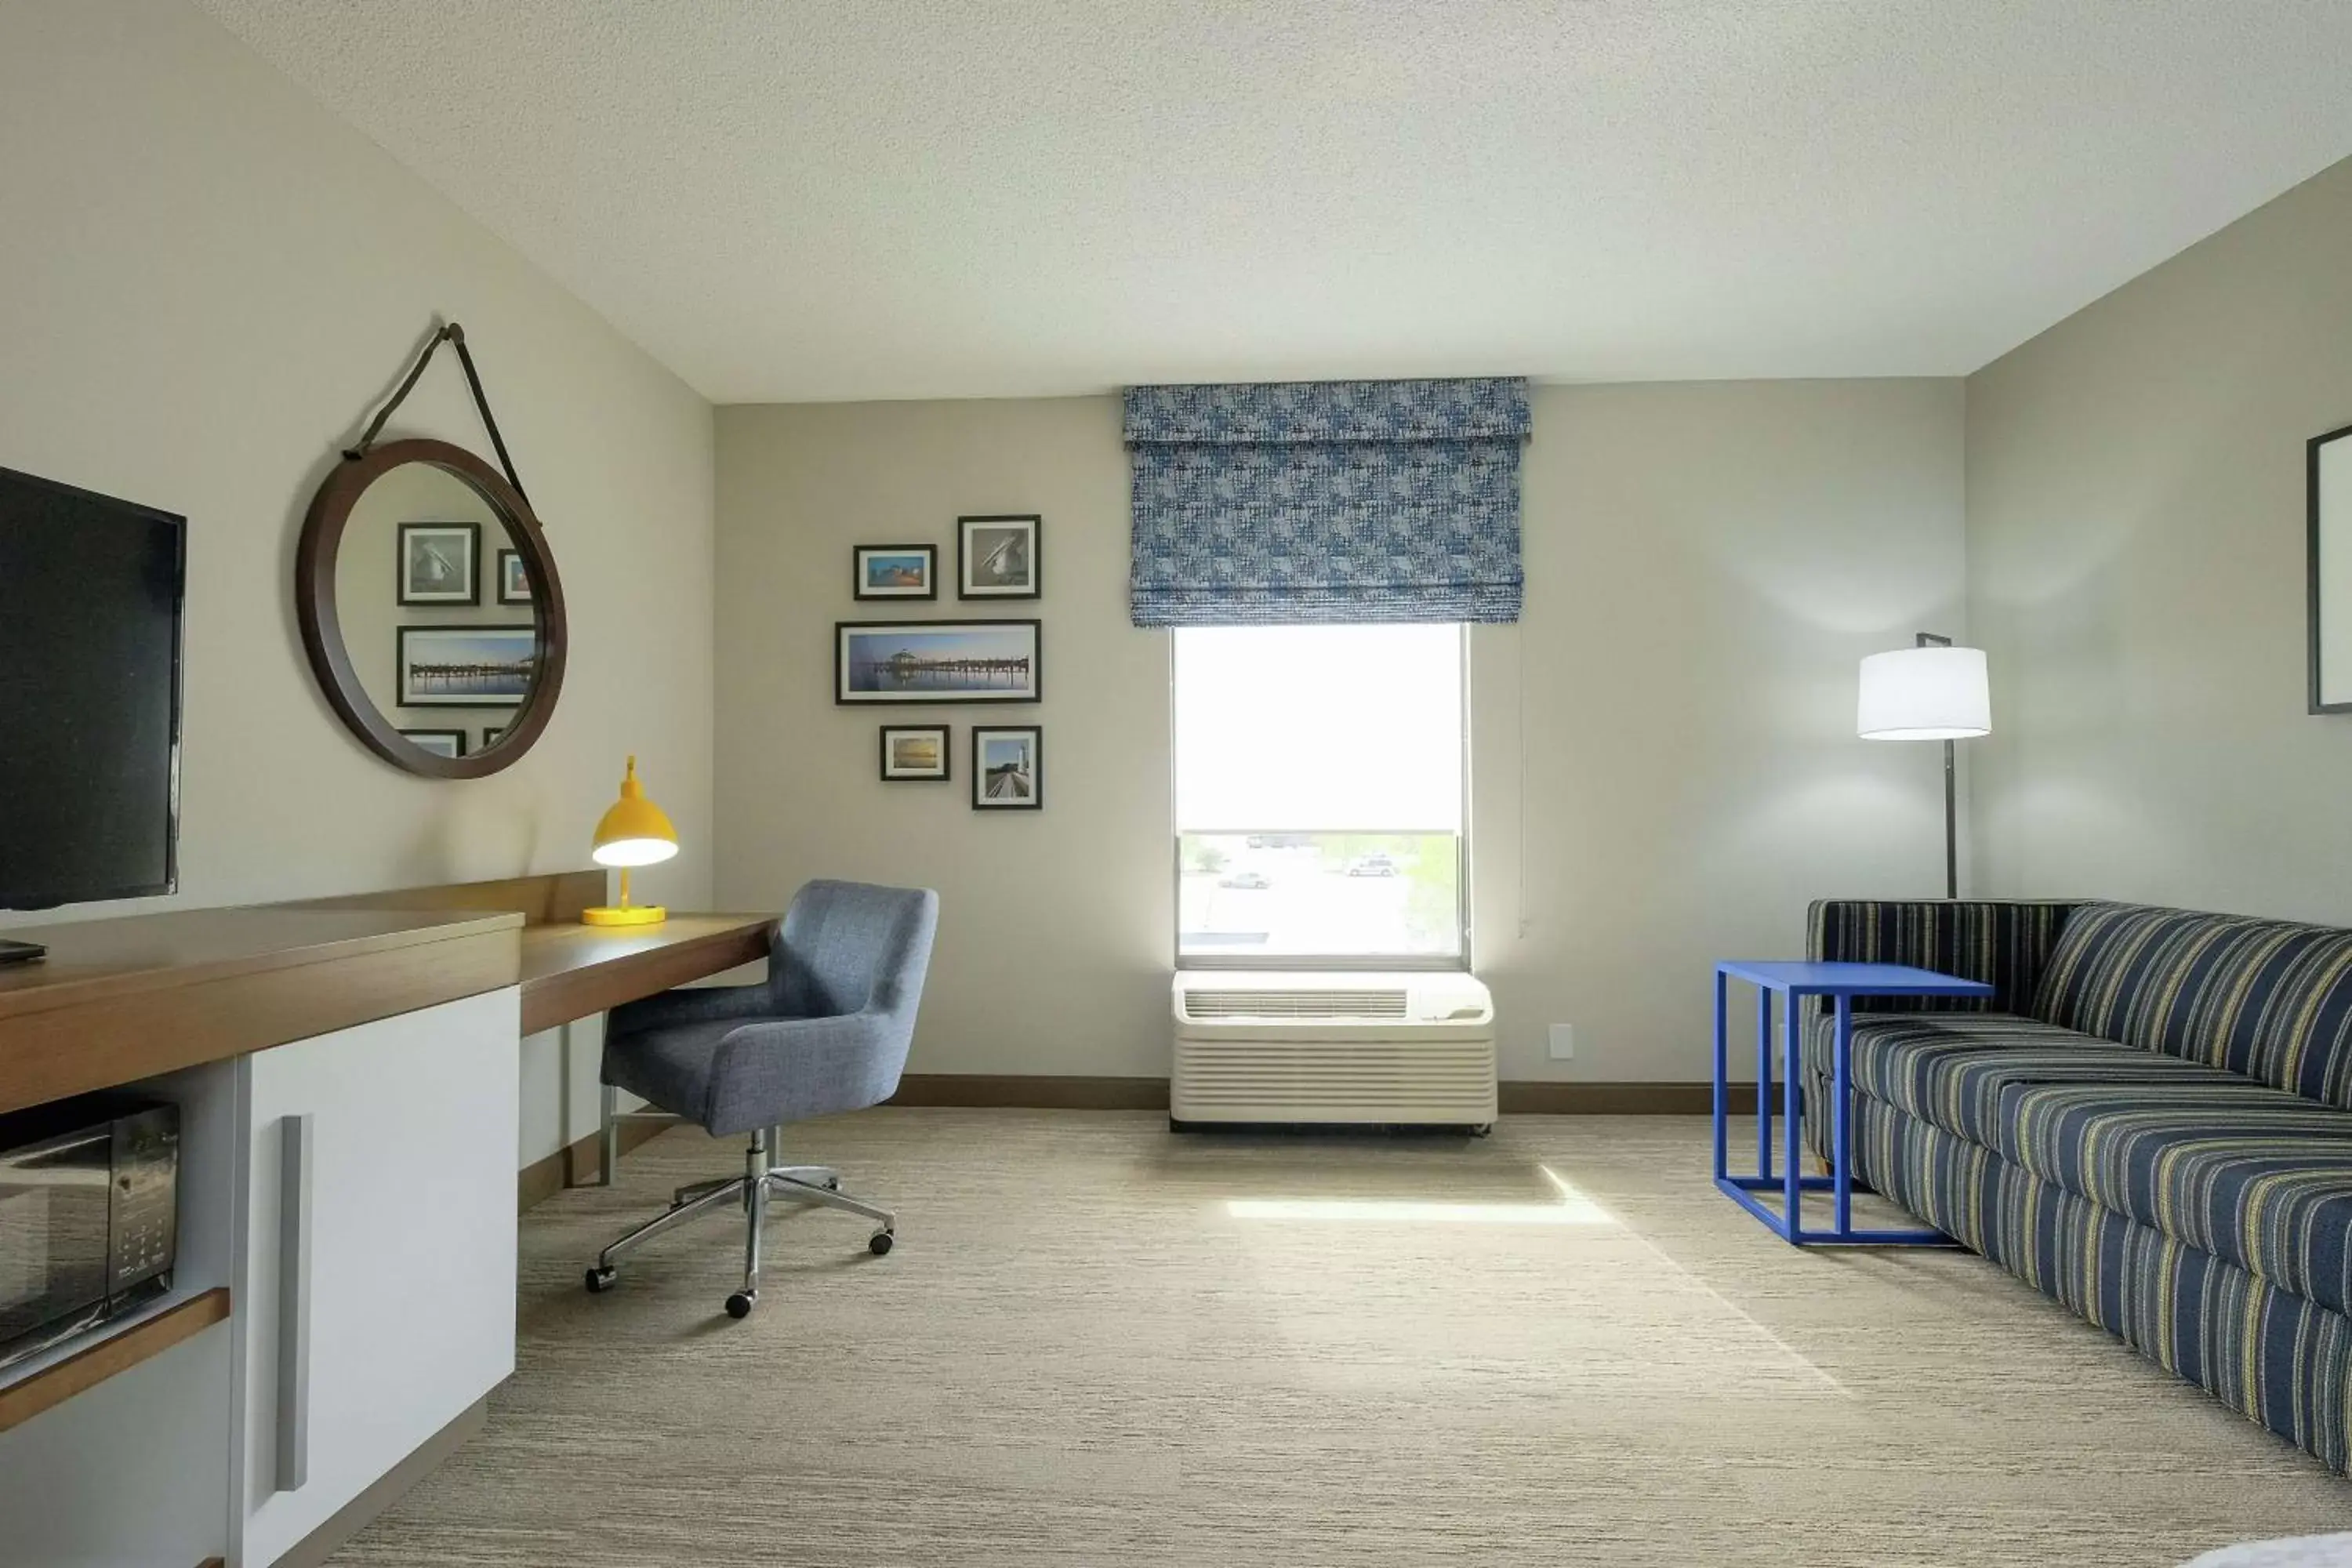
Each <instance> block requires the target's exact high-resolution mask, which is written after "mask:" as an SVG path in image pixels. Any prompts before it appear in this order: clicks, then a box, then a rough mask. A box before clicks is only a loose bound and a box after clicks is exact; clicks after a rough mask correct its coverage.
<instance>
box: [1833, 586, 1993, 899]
mask: <svg viewBox="0 0 2352 1568" xmlns="http://www.w3.org/2000/svg"><path fill="white" fill-rule="evenodd" d="M1854 729H1855V731H1856V732H1857V733H1859V734H1860V735H1861V736H1862V738H1863V739H1864V740H1865V741H1941V742H1944V897H1946V898H1948V899H1957V898H1958V897H1959V896H1960V830H1959V792H1958V786H1957V785H1956V784H1954V782H1953V763H1952V742H1954V741H1965V740H1969V739H1971V738H1972V737H1974V736H1978V735H1989V734H1990V733H1991V732H1992V693H1991V691H1990V689H1988V687H1987V686H1986V683H1985V656H1984V649H1982V648H1980V647H1953V646H1952V639H1951V638H1949V637H1937V635H1936V634H1935V633H1933V632H1921V633H1920V634H1919V641H1918V646H1917V647H1904V648H1896V649H1895V650H1894V651H1893V652H1891V653H1874V654H1872V655H1871V656H1870V657H1869V658H1865V659H1864V660H1863V661H1862V697H1861V701H1860V702H1859V703H1858V704H1857V706H1856V710H1855V716H1854Z"/></svg>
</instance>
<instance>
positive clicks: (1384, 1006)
mask: <svg viewBox="0 0 2352 1568" xmlns="http://www.w3.org/2000/svg"><path fill="white" fill-rule="evenodd" d="M1184 1016H1186V1017H1187V1018H1190V1019H1192V1020H1194V1021H1195V1022H1206V1021H1208V1020H1211V1019H1218V1018H1402V1017H1403V1016H1405V994H1404V993H1403V992H1402V991H1400V990H1360V991H1338V990H1332V991H1323V990H1316V991H1250V990H1232V991H1197V990H1196V991H1187V992H1186V993H1185V994H1184Z"/></svg>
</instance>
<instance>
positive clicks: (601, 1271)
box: [587, 1267, 613, 1296]
mask: <svg viewBox="0 0 2352 1568" xmlns="http://www.w3.org/2000/svg"><path fill="white" fill-rule="evenodd" d="M587 1285H588V1293H589V1294H590V1295H591V1296H600V1295H602V1294H604V1292H605V1291H607V1290H610V1289H612V1288H613V1270H612V1269H610V1268H593V1267H592V1268H589V1270H588V1279H587Z"/></svg>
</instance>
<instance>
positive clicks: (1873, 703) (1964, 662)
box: [1854, 647, 1992, 741]
mask: <svg viewBox="0 0 2352 1568" xmlns="http://www.w3.org/2000/svg"><path fill="white" fill-rule="evenodd" d="M1854 729H1855V731H1856V732H1858V733H1859V734H1860V735H1861V736H1862V738H1863V739H1864V740H1865V741H1964V740H1967V739H1968V738H1969V737H1970V736H1972V735H1989V734H1990V733H1991V732H1992V693H1991V691H1990V689H1989V688H1988V687H1987V685H1986V684H1985V656H1984V649H1982V648H1980V647H1906V648H1896V649H1895V650H1894V651H1893V652H1891V653H1874V654H1872V655H1871V656H1870V657H1869V658H1865V659H1864V660H1863V661H1862V700H1861V701H1860V702H1859V703H1858V704H1857V705H1856V708H1855V714H1854Z"/></svg>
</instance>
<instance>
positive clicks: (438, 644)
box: [393, 626, 539, 708]
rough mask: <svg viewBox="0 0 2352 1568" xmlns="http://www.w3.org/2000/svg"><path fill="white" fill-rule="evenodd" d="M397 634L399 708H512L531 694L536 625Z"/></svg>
mask: <svg viewBox="0 0 2352 1568" xmlns="http://www.w3.org/2000/svg"><path fill="white" fill-rule="evenodd" d="M398 637H399V647H398V649H397V650H396V654H395V658H394V665H393V668H394V669H396V670H397V671H399V674H400V705H401V706H402V707H404V708H514V707H518V706H520V704H521V702H522V700H523V699H524V698H526V697H528V696H530V681H531V675H532V672H533V671H534V670H536V669H537V668H538V667H539V631H538V628H537V627H535V626H402V627H400V628H398Z"/></svg>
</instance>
